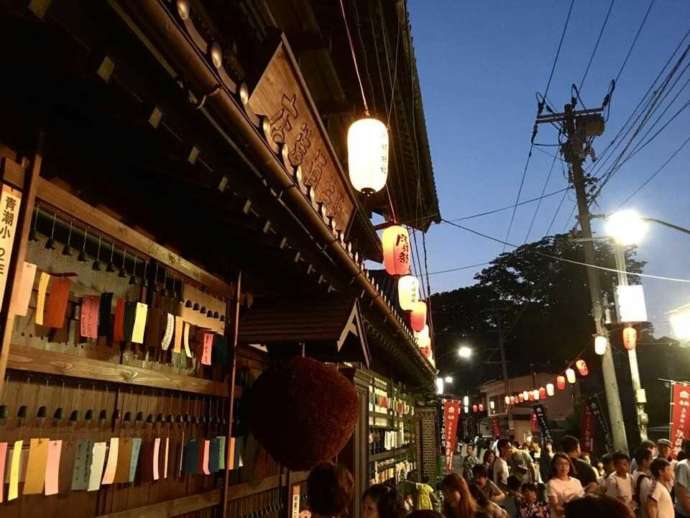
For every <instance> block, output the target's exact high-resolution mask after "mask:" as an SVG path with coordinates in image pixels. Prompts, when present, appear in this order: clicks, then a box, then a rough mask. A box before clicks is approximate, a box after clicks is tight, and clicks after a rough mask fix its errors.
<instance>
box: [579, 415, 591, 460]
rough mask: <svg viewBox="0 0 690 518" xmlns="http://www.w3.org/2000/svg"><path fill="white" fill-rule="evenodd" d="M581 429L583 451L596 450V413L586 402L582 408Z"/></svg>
mask: <svg viewBox="0 0 690 518" xmlns="http://www.w3.org/2000/svg"><path fill="white" fill-rule="evenodd" d="M580 430H581V431H582V435H581V439H580V447H581V449H582V452H583V453H592V452H593V451H594V414H593V413H592V409H591V408H590V407H589V404H585V405H584V407H583V408H582V422H581V423H580Z"/></svg>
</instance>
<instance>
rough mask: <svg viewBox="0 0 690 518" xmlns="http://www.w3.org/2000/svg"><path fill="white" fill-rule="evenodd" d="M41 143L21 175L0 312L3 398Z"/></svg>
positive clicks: (41, 137) (40, 139)
mask: <svg viewBox="0 0 690 518" xmlns="http://www.w3.org/2000/svg"><path fill="white" fill-rule="evenodd" d="M44 142H45V134H44V133H43V132H40V133H39V135H38V143H37V146H36V153H35V154H34V158H33V161H32V162H33V163H32V164H31V172H30V173H28V174H25V175H24V185H23V189H22V203H21V205H20V207H19V220H18V223H17V228H19V229H21V232H17V233H16V234H15V237H14V249H15V253H14V254H13V257H12V258H11V259H10V263H9V276H8V279H7V287H6V293H9V294H10V296H9V297H5V301H4V302H3V308H2V312H1V313H0V326H2V346H1V347H2V348H0V394H2V389H3V386H4V383H5V370H6V368H7V358H8V357H9V354H10V341H11V340H12V331H13V330H14V317H15V314H16V300H17V295H18V293H17V290H18V289H19V280H20V276H21V273H22V266H23V264H24V259H25V257H26V249H27V241H28V239H29V231H30V230H31V215H32V214H33V211H34V203H35V201H36V182H37V179H38V176H39V174H40V172H41V165H42V162H43V148H44Z"/></svg>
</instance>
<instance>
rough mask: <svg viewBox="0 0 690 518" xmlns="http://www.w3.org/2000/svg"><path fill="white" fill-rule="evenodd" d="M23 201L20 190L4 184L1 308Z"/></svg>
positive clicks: (0, 221)
mask: <svg viewBox="0 0 690 518" xmlns="http://www.w3.org/2000/svg"><path fill="white" fill-rule="evenodd" d="M21 201H22V193H21V192H20V191H18V190H16V189H13V188H12V187H10V186H9V185H3V186H2V195H0V308H1V307H2V303H3V301H4V299H5V288H6V287H7V277H8V276H9V268H10V259H11V258H12V248H13V246H14V236H15V232H16V231H17V219H18V218H19V205H20V204H21Z"/></svg>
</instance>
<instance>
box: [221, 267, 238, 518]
mask: <svg viewBox="0 0 690 518" xmlns="http://www.w3.org/2000/svg"><path fill="white" fill-rule="evenodd" d="M241 295H242V272H238V274H237V282H236V283H235V298H234V300H233V303H234V304H232V305H231V304H228V306H227V308H228V309H227V313H228V314H227V315H226V317H225V321H226V322H228V317H229V316H230V311H231V310H230V308H232V326H230V325H228V326H227V327H226V330H227V331H226V336H228V334H230V336H228V338H229V340H228V342H229V343H230V344H231V347H232V356H231V358H232V360H231V361H232V363H231V368H230V391H229V392H230V397H229V398H228V429H227V438H226V445H225V453H226V456H227V453H228V452H229V451H230V440H231V438H232V421H233V419H234V417H235V413H234V402H235V378H236V375H237V344H238V342H239V334H240V332H239V326H240V296H241ZM229 486H230V470H229V469H228V465H227V459H226V466H225V476H224V477H223V494H222V497H223V518H225V517H226V516H228V514H227V513H228V496H229V495H228V488H229Z"/></svg>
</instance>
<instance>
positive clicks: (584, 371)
mask: <svg viewBox="0 0 690 518" xmlns="http://www.w3.org/2000/svg"><path fill="white" fill-rule="evenodd" d="M575 367H577V372H579V373H580V376H587V375H588V374H589V368H588V367H587V362H585V361H584V360H577V361H576V362H575Z"/></svg>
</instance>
